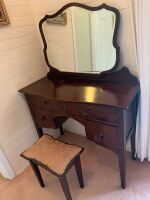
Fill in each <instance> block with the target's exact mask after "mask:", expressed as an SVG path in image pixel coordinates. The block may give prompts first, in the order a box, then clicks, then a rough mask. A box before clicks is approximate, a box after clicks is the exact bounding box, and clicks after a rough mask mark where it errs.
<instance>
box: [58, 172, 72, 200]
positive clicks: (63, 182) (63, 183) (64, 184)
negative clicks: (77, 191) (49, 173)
mask: <svg viewBox="0 0 150 200" xmlns="http://www.w3.org/2000/svg"><path fill="white" fill-rule="evenodd" d="M59 181H60V184H61V187H62V189H63V192H64V194H65V196H66V199H67V200H72V197H71V194H70V190H69V186H68V182H67V179H66V176H65V175H63V176H60V177H59Z"/></svg>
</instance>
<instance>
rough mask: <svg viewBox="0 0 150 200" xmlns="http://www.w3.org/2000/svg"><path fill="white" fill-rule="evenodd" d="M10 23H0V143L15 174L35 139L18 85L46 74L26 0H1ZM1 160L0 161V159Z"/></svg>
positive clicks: (33, 128)
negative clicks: (3, 24)
mask: <svg viewBox="0 0 150 200" xmlns="http://www.w3.org/2000/svg"><path fill="white" fill-rule="evenodd" d="M4 3H5V5H6V9H7V11H8V15H9V17H10V21H11V24H10V25H5V26H0V146H1V147H2V149H3V151H4V152H5V154H6V156H7V158H8V159H9V162H10V164H11V166H12V168H13V169H14V171H15V173H16V174H19V173H20V172H21V171H22V170H23V169H24V168H25V167H26V164H27V162H25V161H24V160H23V159H21V158H20V156H19V154H20V153H21V152H22V151H23V150H24V149H25V148H27V147H29V146H30V145H31V144H32V143H34V142H35V140H36V139H37V135H36V130H35V127H34V124H33V122H32V119H31V115H30V112H29V110H28V107H27V104H26V101H25V99H24V98H23V96H22V95H20V94H19V93H18V90H19V89H21V88H22V87H24V86H26V85H28V84H30V83H32V82H34V81H36V80H37V79H40V78H41V77H43V76H45V74H46V66H45V62H44V59H43V54H42V49H41V46H40V42H39V38H38V34H37V29H36V26H35V22H34V18H33V14H32V9H31V4H30V1H29V0H4ZM0 161H1V160H0Z"/></svg>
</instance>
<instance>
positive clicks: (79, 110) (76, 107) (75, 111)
mask: <svg viewBox="0 0 150 200" xmlns="http://www.w3.org/2000/svg"><path fill="white" fill-rule="evenodd" d="M65 111H66V113H67V114H68V115H69V116H79V117H80V116H86V114H87V113H86V112H85V104H78V103H70V102H66V103H65Z"/></svg>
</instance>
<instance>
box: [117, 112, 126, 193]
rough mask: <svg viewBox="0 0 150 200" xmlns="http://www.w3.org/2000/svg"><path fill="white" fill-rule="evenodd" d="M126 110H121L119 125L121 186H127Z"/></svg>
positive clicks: (123, 187)
mask: <svg viewBox="0 0 150 200" xmlns="http://www.w3.org/2000/svg"><path fill="white" fill-rule="evenodd" d="M125 131H126V129H125V111H124V110H123V111H120V116H119V127H118V147H119V149H118V150H119V168H120V179H121V188H122V189H125V188H126V137H125V134H126V133H125Z"/></svg>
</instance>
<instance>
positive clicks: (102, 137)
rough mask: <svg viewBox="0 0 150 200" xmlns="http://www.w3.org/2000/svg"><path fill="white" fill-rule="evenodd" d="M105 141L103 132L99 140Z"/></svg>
mask: <svg viewBox="0 0 150 200" xmlns="http://www.w3.org/2000/svg"><path fill="white" fill-rule="evenodd" d="M103 139H104V134H103V133H102V132H100V133H99V140H100V141H101V142H102V141H103Z"/></svg>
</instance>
